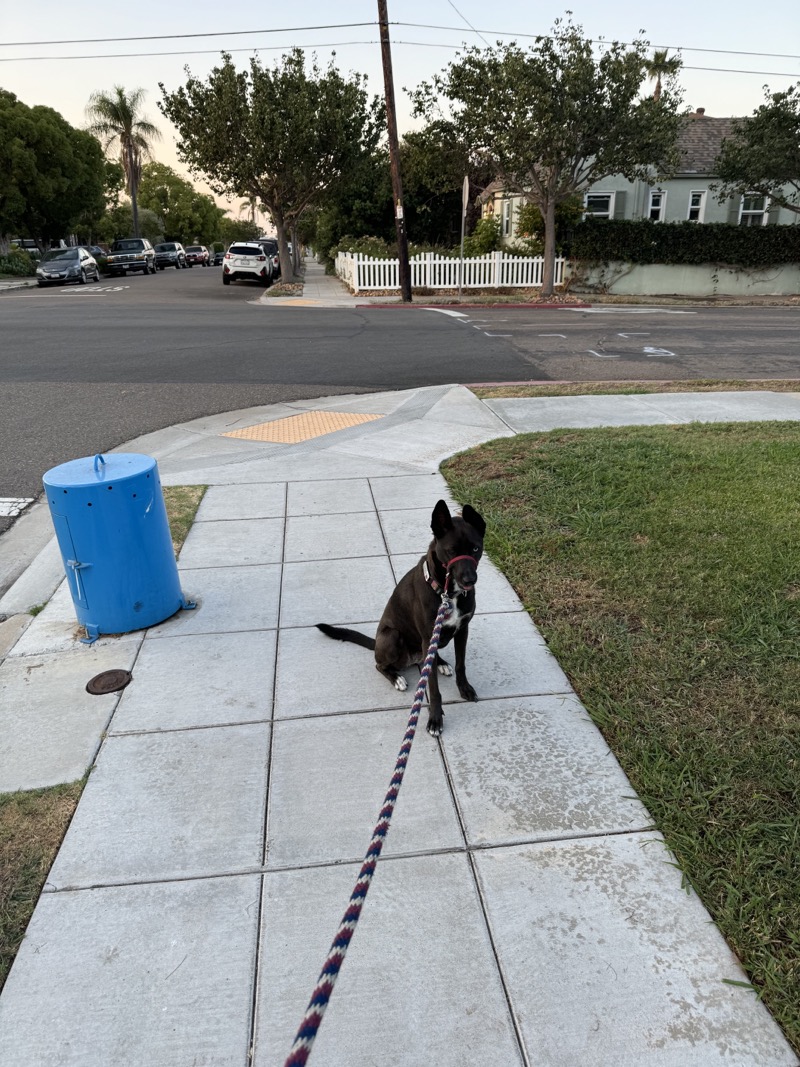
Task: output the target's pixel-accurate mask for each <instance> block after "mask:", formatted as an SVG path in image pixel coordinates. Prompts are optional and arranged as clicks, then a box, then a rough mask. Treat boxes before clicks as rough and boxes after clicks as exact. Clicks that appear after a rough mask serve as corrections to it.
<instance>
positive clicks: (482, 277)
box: [336, 252, 565, 293]
mask: <svg viewBox="0 0 800 1067" xmlns="http://www.w3.org/2000/svg"><path fill="white" fill-rule="evenodd" d="M409 264H410V266H411V288H412V289H458V285H459V279H460V281H461V287H462V289H501V288H513V287H520V288H522V287H524V288H534V287H536V286H541V284H542V272H543V269H544V259H543V258H542V257H541V256H510V255H508V253H507V252H489V253H487V255H485V256H473V257H471V258H470V259H464V260H463V275H462V274H461V270H462V267H461V264H462V261H461V260H460V259H458V258H449V257H448V256H439V255H436V253H434V252H425V253H423V254H422V255H420V256H412V257H411V259H410V260H409ZM564 264H565V260H564V259H556V266H555V284H556V285H561V284H562V283H563V281H564ZM336 273H337V274H338V276H339V277H340V278H341V279H342V281H343V282H345V283H346V284H347V285H348V286H349V287H350V289H351V290H352V291H353V292H354V293H360V292H368V291H370V290H374V289H398V290H399V288H400V261H399V260H397V259H376V258H375V257H374V256H364V255H362V254H361V253H360V252H355V253H353V252H338V253H337V255H336Z"/></svg>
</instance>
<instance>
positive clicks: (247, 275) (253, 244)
mask: <svg viewBox="0 0 800 1067" xmlns="http://www.w3.org/2000/svg"><path fill="white" fill-rule="evenodd" d="M272 278H273V271H272V260H271V259H270V257H269V256H268V255H267V253H266V252H265V251H264V249H263V248H262V247H261V245H260V244H259V243H258V242H257V241H237V242H236V243H235V244H232V245H231V246H230V248H229V249H228V251H227V252H226V253H225V258H224V260H223V263H222V284H223V285H230V284H231V282H238V281H251V282H260V283H261V285H263V286H264V288H265V289H266V288H267V286H269V285H272Z"/></svg>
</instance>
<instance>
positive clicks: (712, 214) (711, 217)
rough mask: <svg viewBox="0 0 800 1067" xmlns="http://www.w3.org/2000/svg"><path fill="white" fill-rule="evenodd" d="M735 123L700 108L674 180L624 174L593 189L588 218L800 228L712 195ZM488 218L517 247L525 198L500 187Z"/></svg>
mask: <svg viewBox="0 0 800 1067" xmlns="http://www.w3.org/2000/svg"><path fill="white" fill-rule="evenodd" d="M734 121H735V120H734V119H733V118H713V117H712V116H711V115H706V113H705V108H702V107H699V108H697V110H696V111H694V112H692V113H691V114H689V115H687V116H686V121H685V122H684V125H683V128H682V130H681V132H680V134H679V136H678V150H679V152H680V159H681V162H680V165H679V167H678V169H677V171H676V173H675V175H674V176H673V177H672V178H669V179H668V180H667V181H663V182H659V183H658V184H656V185H652V186H651V185H648V184H647V183H646V182H643V181H634V182H630V181H628V179H627V178H624V177H623V176H622V175H621V174H618V175H613V176H611V177H609V178H604V179H603V180H602V181H600V182H596V183H595V184H594V185H591V186H590V187H589V188H588V189H587V190H586V192H585V194H584V205H585V210H586V215H592V216H594V217H595V218H609V219H651V220H652V221H653V222H685V221H689V222H700V223H705V222H727V223H729V224H730V225H732V226H766V225H772V224H775V223H778V224H782V225H792V224H794V225H797V224H800V214H798V213H797V212H793V211H788V210H787V209H785V208H777V207H772V206H770V203H769V200H768V198H766V197H763V196H758V195H756V194H752V195H748V196H735V197H734V198H733V199H731V200H725V201H720V200H719V199H718V198H717V197H716V196H715V194H714V191H713V190H712V189H711V186H712V185H713V183H714V181H715V180H716V178H715V174H714V162H715V160H716V158H717V156H718V155H719V153H720V148H721V146H722V142H723V140H724V139H725V138H726V137H729V136H730V135H731V133H732V130H733V123H734ZM482 200H483V202H484V203H483V214H484V215H496V216H497V217H498V218H499V219H500V232H501V237H502V240H503V242H504V243H505V244H512V243H513V242H514V230H515V227H516V211H517V208H518V207H519V206H520V205H521V204H522V202H523V200H522V197H519V196H506V195H505V194H504V192H503V186H502V183H500V182H492V184H491V185H489V186H488V187H487V188H486V189H485V190H484V193H483V195H482Z"/></svg>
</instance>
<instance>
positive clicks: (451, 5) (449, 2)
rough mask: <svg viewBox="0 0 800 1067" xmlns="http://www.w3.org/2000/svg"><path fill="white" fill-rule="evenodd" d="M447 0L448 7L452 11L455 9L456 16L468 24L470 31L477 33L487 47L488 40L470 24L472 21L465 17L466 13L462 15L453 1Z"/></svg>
mask: <svg viewBox="0 0 800 1067" xmlns="http://www.w3.org/2000/svg"><path fill="white" fill-rule="evenodd" d="M447 2H448V4H449V5H450V7H452V9H453V11H455V13H456V14H457V15H458V17H459V18H460V19H462V20H463V21H464V22H466V24H467V25H468V26H469V28H470V29H471V30H472V32H473V33H477V35H478V36H479V37H480V39H481V40H482V41H483V43H484V44H485V45H486V47H487V48H489V47H490V46H489V42H488V41H487V40H486V38H485V37H484V36H483V34H482V33H481V31H480V30H476V29H475V27H474V26H473V25H472V23H471V22H470V21H469V19H468V18H467V17H466V15H462V14H461V12H460V11H459V10H458V8H457V7H456V5H455V4H454V3H453V0H447Z"/></svg>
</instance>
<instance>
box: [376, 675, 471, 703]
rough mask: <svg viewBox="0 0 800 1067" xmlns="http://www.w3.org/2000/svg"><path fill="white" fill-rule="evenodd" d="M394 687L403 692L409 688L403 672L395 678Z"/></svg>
mask: <svg viewBox="0 0 800 1067" xmlns="http://www.w3.org/2000/svg"><path fill="white" fill-rule="evenodd" d="M394 687H395V689H399V690H400V692H401V693H405V691H406V689H408V682H407V681H406V680H405V678H404V677H403V676H402V674H398V676H397V677H396V678H395V680H394ZM475 699H476V700H477V699H478V698H477V697H476V698H475Z"/></svg>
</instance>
